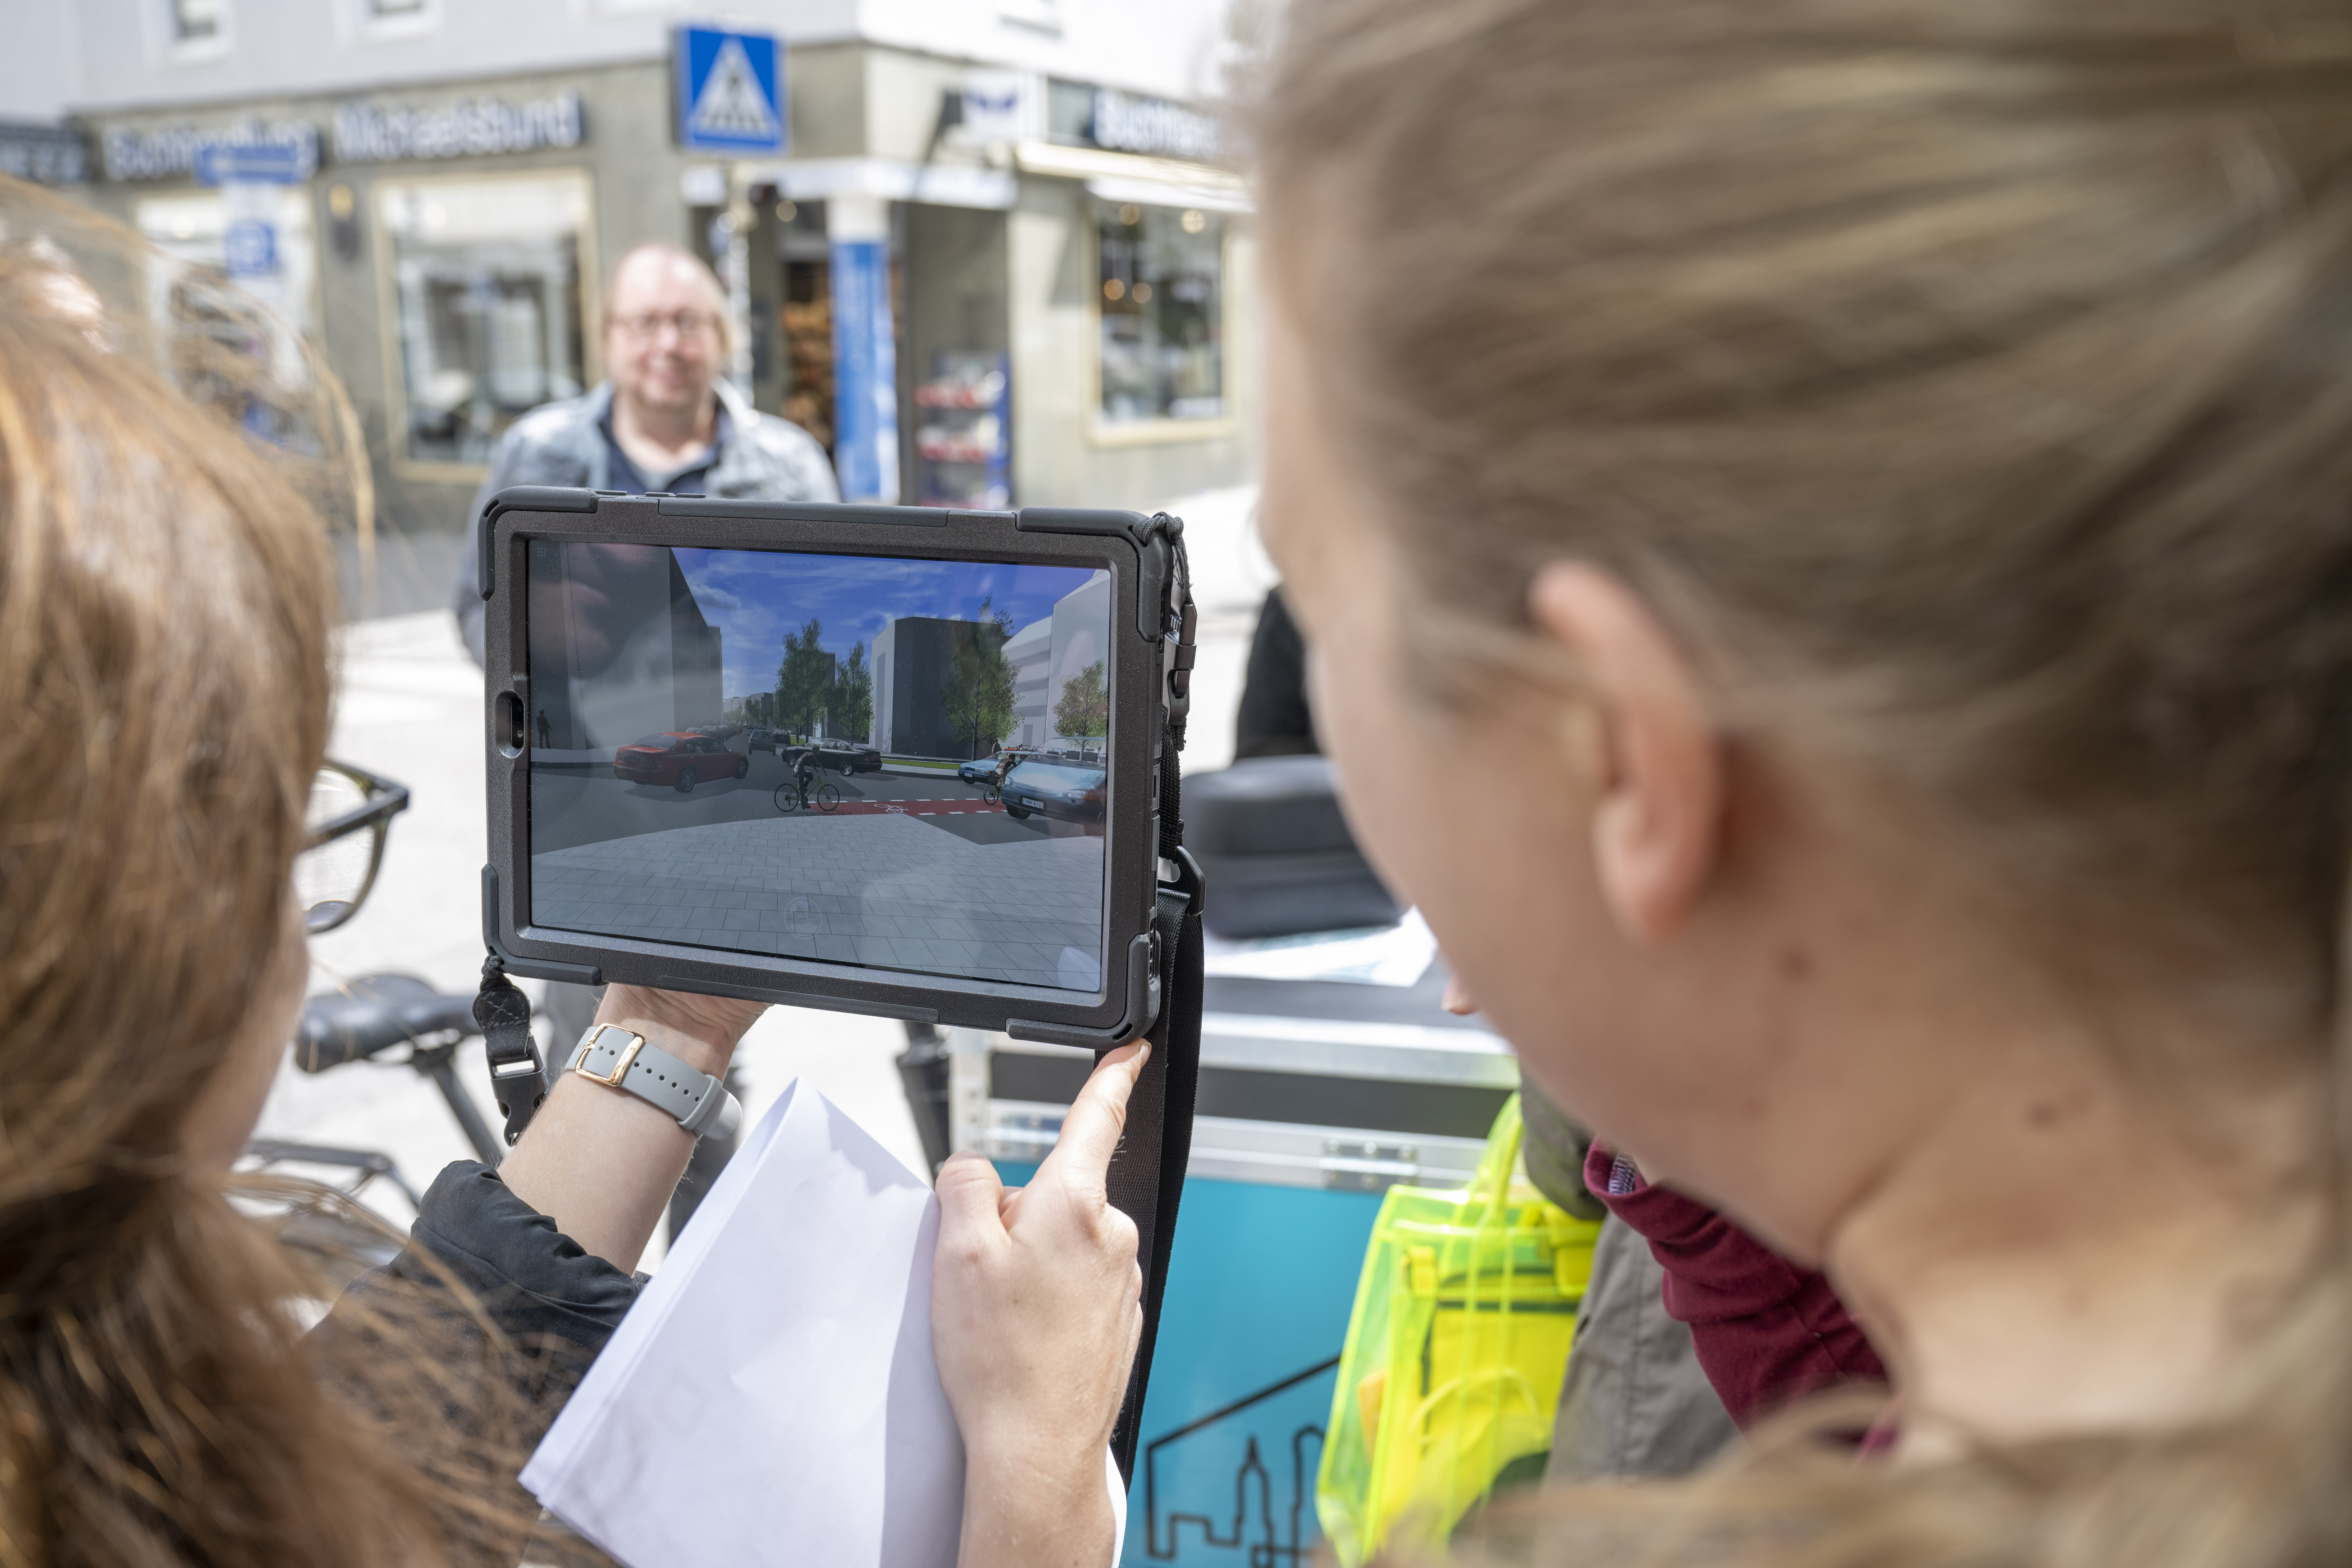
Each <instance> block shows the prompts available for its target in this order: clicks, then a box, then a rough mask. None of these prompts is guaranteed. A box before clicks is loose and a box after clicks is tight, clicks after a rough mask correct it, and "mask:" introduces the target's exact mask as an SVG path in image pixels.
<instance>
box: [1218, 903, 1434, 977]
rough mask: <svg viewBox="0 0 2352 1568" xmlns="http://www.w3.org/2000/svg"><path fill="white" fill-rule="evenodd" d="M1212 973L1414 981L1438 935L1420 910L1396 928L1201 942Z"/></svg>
mask: <svg viewBox="0 0 2352 1568" xmlns="http://www.w3.org/2000/svg"><path fill="white" fill-rule="evenodd" d="M1202 956H1203V957H1204V958H1205V959H1206V961H1207V962H1206V963H1205V964H1204V966H1203V967H1204V968H1205V970H1206V972H1207V973H1211V974H1233V975H1241V976H1244V977H1247V978H1249V979H1254V980H1339V981H1347V982H1349V983H1351V984H1359V985H1411V984H1415V983H1416V982H1418V981H1419V980H1420V979H1421V977H1422V975H1423V974H1424V973H1427V972H1428V969H1429V963H1430V960H1432V959H1433V958H1435V957H1436V956H1437V939H1436V938H1435V937H1434V936H1432V935H1431V934H1430V931H1429V927H1428V925H1427V924H1426V923H1424V922H1423V920H1422V918H1421V911H1420V910H1406V911H1405V912H1404V918H1403V919H1402V920H1401V921H1398V922H1397V923H1396V924H1394V925H1392V926H1370V927H1366V928H1365V929H1363V930H1361V931H1305V932H1302V933H1300V934H1299V935H1297V936H1268V937H1252V938H1247V939H1244V940H1241V941H1234V940H1230V939H1227V938H1223V937H1214V936H1211V937H1204V938H1202Z"/></svg>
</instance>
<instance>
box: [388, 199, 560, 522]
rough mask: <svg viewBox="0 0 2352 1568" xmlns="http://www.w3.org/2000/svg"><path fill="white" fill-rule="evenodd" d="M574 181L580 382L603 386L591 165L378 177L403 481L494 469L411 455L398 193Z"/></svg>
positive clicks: (397, 460) (395, 431)
mask: <svg viewBox="0 0 2352 1568" xmlns="http://www.w3.org/2000/svg"><path fill="white" fill-rule="evenodd" d="M556 181H571V182H572V183H575V184H578V186H579V187H580V192H581V196H582V199H583V208H582V212H581V217H580V231H579V239H578V246H579V257H580V339H581V342H580V382H581V385H582V387H583V389H586V388H591V387H595V386H598V385H601V384H603V383H604V273H603V260H602V258H601V257H600V256H599V255H598V253H597V247H596V175H595V171H594V170H593V168H592V167H591V166H590V165H588V164H585V163H563V164H558V165H554V166H551V167H548V168H543V169H499V170H495V171H491V170H485V171H482V172H480V173H464V172H457V171H443V172H436V173H433V174H409V173H407V172H405V171H401V172H398V173H386V174H379V175H378V176H377V178H376V179H375V181H374V183H373V184H372V186H371V187H370V189H369V191H368V208H369V214H370V217H371V220H372V221H371V222H370V223H369V225H368V226H369V227H370V228H371V229H372V230H373V231H374V232H373V244H374V248H375V289H376V339H377V353H378V355H379V357H381V358H382V360H383V395H384V404H383V410H384V435H385V443H384V444H385V446H386V447H387V448H388V449H389V452H390V456H391V459H392V471H393V473H394V476H395V477H396V478H399V479H413V480H417V481H420V482H423V483H427V484H452V485H454V484H467V485H478V484H480V483H481V482H482V479H483V478H484V477H485V476H486V475H488V473H489V471H490V466H489V465H488V463H464V462H457V461H455V460H452V459H446V458H418V457H413V456H411V455H410V452H409V441H410V436H409V429H408V348H407V344H406V342H404V340H403V336H402V332H401V322H400V288H399V284H398V281H397V279H396V278H395V275H394V274H395V268H396V267H397V265H398V257H397V254H396V252H395V248H394V240H395V236H394V233H393V226H392V222H391V217H390V206H391V203H392V199H393V193H394V192H395V191H402V190H411V189H415V188H416V187H418V186H425V187H430V186H434V185H482V184H548V183H550V182H556Z"/></svg>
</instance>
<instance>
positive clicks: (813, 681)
mask: <svg viewBox="0 0 2352 1568" xmlns="http://www.w3.org/2000/svg"><path fill="white" fill-rule="evenodd" d="M823 636H824V627H823V626H821V625H819V624H818V622H817V621H816V619H815V617H814V616H812V617H810V620H809V623H808V625H806V626H803V627H802V628H801V629H800V630H799V631H796V632H786V633H785V634H784V658H783V662H782V664H779V665H778V666H776V717H777V719H778V720H779V721H782V723H783V724H785V725H787V726H788V727H790V728H791V729H792V730H793V732H794V733H796V734H802V735H807V734H813V733H814V731H815V730H816V723H817V721H818V720H819V719H821V718H823V717H824V715H825V710H826V707H827V705H828V703H829V702H830V701H831V700H832V697H833V655H831V654H829V653H827V652H825V651H824V649H823V648H822V647H818V646H817V643H818V640H819V638H821V637H823Z"/></svg>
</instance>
